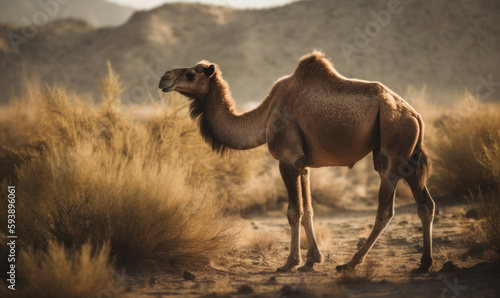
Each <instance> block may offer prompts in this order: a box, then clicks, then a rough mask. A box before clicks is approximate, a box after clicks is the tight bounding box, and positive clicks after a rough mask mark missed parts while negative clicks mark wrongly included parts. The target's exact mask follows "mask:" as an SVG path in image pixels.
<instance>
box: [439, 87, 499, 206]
mask: <svg viewBox="0 0 500 298" xmlns="http://www.w3.org/2000/svg"><path fill="white" fill-rule="evenodd" d="M499 127H500V108H499V107H498V106H495V105H486V104H481V103H480V102H479V101H478V100H477V99H475V98H473V97H472V96H466V99H465V100H464V101H462V102H461V104H460V105H459V106H457V107H456V108H455V109H454V110H452V111H451V112H450V113H447V114H446V115H445V116H444V117H443V118H442V119H441V121H440V122H439V123H438V125H437V128H436V135H435V136H434V137H433V140H432V146H431V149H432V150H431V151H432V159H433V163H434V175H433V178H432V180H431V183H432V185H433V186H434V187H433V189H434V190H435V191H438V192H439V194H440V195H442V196H447V197H454V196H460V197H462V196H464V195H466V194H468V193H469V192H470V191H472V192H473V193H477V192H478V190H479V189H481V190H489V189H495V188H496V187H497V185H498V181H499V180H498V176H499V170H498V169H500V165H499V164H500V158H499V157H500V148H499V144H500V132H499V130H498V128H499Z"/></svg>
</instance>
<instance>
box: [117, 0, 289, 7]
mask: <svg viewBox="0 0 500 298" xmlns="http://www.w3.org/2000/svg"><path fill="white" fill-rule="evenodd" d="M107 1H109V2H115V3H119V4H123V5H127V6H132V7H134V8H139V9H149V8H153V7H156V6H159V5H161V4H163V3H167V2H198V3H207V4H215V5H222V6H229V7H233V8H263V7H272V6H279V5H284V4H287V3H290V2H294V1H297V0H107Z"/></svg>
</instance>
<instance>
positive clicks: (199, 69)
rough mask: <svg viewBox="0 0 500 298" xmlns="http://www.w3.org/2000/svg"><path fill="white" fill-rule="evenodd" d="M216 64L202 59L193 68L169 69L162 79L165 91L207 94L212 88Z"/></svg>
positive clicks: (194, 94) (161, 83)
mask: <svg viewBox="0 0 500 298" xmlns="http://www.w3.org/2000/svg"><path fill="white" fill-rule="evenodd" d="M214 73H215V65H213V64H209V63H208V62H205V61H202V62H200V63H198V64H197V65H196V66H194V67H191V68H176V69H173V70H169V71H167V72H166V73H165V74H164V75H163V77H161V79H160V84H159V85H158V88H160V89H161V90H162V91H163V92H170V91H178V92H180V93H182V94H184V95H187V96H199V95H205V94H207V93H208V91H209V90H210V80H211V77H212V76H213V74H214Z"/></svg>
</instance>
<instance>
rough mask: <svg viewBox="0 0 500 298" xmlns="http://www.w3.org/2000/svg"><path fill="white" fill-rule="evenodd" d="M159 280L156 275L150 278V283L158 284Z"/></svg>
mask: <svg viewBox="0 0 500 298" xmlns="http://www.w3.org/2000/svg"><path fill="white" fill-rule="evenodd" d="M157 282H158V279H156V278H155V277H151V278H150V279H149V284H150V285H152V286H153V285H156V283H157Z"/></svg>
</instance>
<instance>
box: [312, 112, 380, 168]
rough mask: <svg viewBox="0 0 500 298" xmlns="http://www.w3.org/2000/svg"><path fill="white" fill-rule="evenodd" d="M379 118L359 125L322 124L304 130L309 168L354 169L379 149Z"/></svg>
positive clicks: (366, 120)
mask: <svg viewBox="0 0 500 298" xmlns="http://www.w3.org/2000/svg"><path fill="white" fill-rule="evenodd" d="M376 122H377V121H376V119H373V120H371V119H365V120H364V121H362V122H357V123H347V124H346V123H343V124H338V123H337V124H332V123H327V124H325V125H321V123H317V124H316V127H314V128H312V127H311V128H309V129H308V130H303V135H304V139H305V142H304V143H305V146H304V147H305V148H304V149H305V150H304V152H305V154H306V160H307V165H308V166H309V167H326V166H354V164H355V163H356V162H358V161H359V160H361V159H362V158H363V157H365V156H366V155H367V154H369V153H370V152H371V151H373V149H375V148H377V147H378V146H379V141H380V136H379V129H378V123H376Z"/></svg>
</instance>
